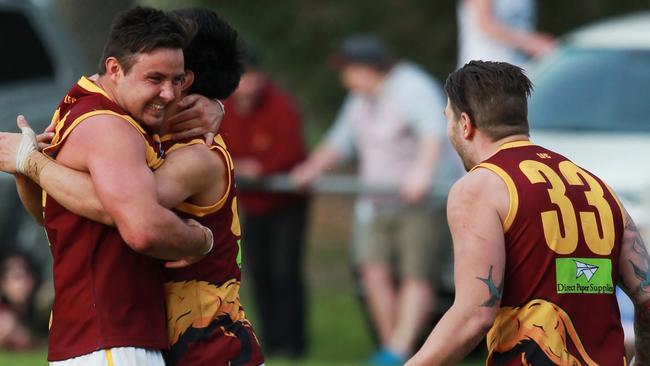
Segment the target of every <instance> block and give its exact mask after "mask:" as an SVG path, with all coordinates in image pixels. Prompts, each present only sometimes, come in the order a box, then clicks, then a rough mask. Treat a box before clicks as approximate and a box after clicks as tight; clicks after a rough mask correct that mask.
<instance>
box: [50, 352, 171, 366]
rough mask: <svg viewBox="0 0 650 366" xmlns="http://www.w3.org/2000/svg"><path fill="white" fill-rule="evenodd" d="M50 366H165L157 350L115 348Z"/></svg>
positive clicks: (57, 362)
mask: <svg viewBox="0 0 650 366" xmlns="http://www.w3.org/2000/svg"><path fill="white" fill-rule="evenodd" d="M50 366H165V361H164V360H163V358H162V354H161V353H160V351H159V350H151V349H144V348H135V347H117V348H110V349H102V350H99V351H95V352H93V353H88V354H85V355H83V356H79V357H74V358H69V359H67V360H63V361H54V362H50Z"/></svg>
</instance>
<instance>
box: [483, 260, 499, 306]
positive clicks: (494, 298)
mask: <svg viewBox="0 0 650 366" xmlns="http://www.w3.org/2000/svg"><path fill="white" fill-rule="evenodd" d="M492 269H493V266H490V272H489V273H488V277H487V278H481V277H476V279H478V280H481V281H482V282H483V283H485V285H487V287H488V291H489V292H490V298H488V299H487V301H486V302H484V303H483V304H481V306H485V307H492V306H495V305H497V303H498V302H499V301H500V300H501V295H502V294H503V282H504V280H503V279H501V284H500V285H498V286H497V285H496V284H495V283H494V279H492Z"/></svg>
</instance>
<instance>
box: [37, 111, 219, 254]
mask: <svg viewBox="0 0 650 366" xmlns="http://www.w3.org/2000/svg"><path fill="white" fill-rule="evenodd" d="M91 118H92V119H94V121H90V119H89V120H88V121H87V122H84V123H82V124H80V125H79V126H78V127H76V128H75V130H74V131H73V132H72V134H70V136H69V137H68V141H67V142H66V144H65V145H64V147H63V148H62V149H61V152H60V153H59V155H58V157H57V158H58V159H59V160H60V161H61V162H62V163H63V164H66V165H68V166H69V167H71V168H77V169H79V170H81V169H87V170H88V172H89V173H90V176H91V179H92V183H93V186H94V189H95V192H96V193H97V197H98V198H99V202H100V203H101V205H102V206H103V207H104V208H105V209H106V212H107V213H108V214H109V215H110V216H111V217H113V219H114V221H115V223H116V226H117V228H118V230H119V232H120V234H121V236H122V238H123V239H124V240H125V242H126V243H127V244H128V245H129V246H131V247H132V248H133V249H134V250H136V251H139V252H142V253H144V254H148V255H151V256H154V257H158V258H164V259H178V258H181V257H187V256H193V255H199V254H200V253H203V252H204V251H205V250H206V249H207V245H206V242H205V234H204V232H203V230H201V229H200V228H197V227H192V226H188V225H186V224H185V223H183V222H182V221H181V220H180V219H179V218H178V217H177V216H176V215H174V214H173V213H172V212H171V211H169V210H167V209H165V208H164V207H162V206H160V205H159V204H158V201H157V187H156V181H155V179H154V175H153V173H152V172H151V171H150V170H149V168H148V167H147V165H146V163H145V161H144V156H145V152H144V145H143V143H142V137H141V136H139V134H138V133H136V132H135V131H134V130H133V129H132V128H131V127H130V126H128V125H127V124H126V123H125V122H124V121H122V120H120V119H119V118H117V117H113V116H105V115H100V116H94V117H91ZM46 168H47V166H46Z"/></svg>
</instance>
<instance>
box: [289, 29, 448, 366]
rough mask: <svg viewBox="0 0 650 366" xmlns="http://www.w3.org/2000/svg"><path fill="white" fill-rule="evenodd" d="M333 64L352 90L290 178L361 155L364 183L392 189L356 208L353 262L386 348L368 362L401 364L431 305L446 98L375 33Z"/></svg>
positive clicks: (348, 43)
mask: <svg viewBox="0 0 650 366" xmlns="http://www.w3.org/2000/svg"><path fill="white" fill-rule="evenodd" d="M332 64H333V66H334V67H335V68H336V69H337V70H338V71H339V75H340V77H341V81H342V83H343V85H344V86H345V88H346V89H348V90H349V95H348V96H347V98H346V100H345V102H344V103H343V106H342V107H341V110H340V111H339V114H338V117H337V119H336V121H335V123H334V125H333V127H332V128H331V129H330V131H329V132H328V134H327V136H326V138H325V139H324V141H323V142H322V143H321V144H320V145H319V146H318V147H317V148H316V150H315V151H314V152H313V153H312V154H311V155H310V156H309V157H308V159H307V160H306V161H305V162H304V163H303V164H301V165H299V166H297V167H296V168H295V169H294V170H293V171H292V174H291V175H292V179H293V182H294V183H295V184H296V185H297V186H303V187H304V186H307V185H309V184H310V183H311V182H313V181H314V180H315V179H317V178H318V177H319V176H320V174H321V173H323V172H324V171H326V170H327V169H329V168H332V167H334V166H335V165H337V164H338V163H339V162H341V161H345V160H347V159H348V158H350V157H351V156H352V155H353V153H357V154H358V156H359V159H358V160H359V163H360V170H359V171H360V173H359V174H360V180H361V183H362V184H363V185H364V186H369V187H392V188H393V189H394V191H395V194H392V195H387V194H377V193H372V192H364V193H362V194H361V196H360V199H359V201H358V202H359V204H358V207H361V208H364V209H363V210H361V211H364V212H370V213H371V214H370V215H369V216H370V217H371V218H370V220H369V221H368V226H367V232H365V233H363V235H361V237H360V240H359V242H358V243H357V244H358V245H357V248H355V249H357V250H356V253H355V255H354V256H355V258H354V259H355V262H356V265H357V266H358V268H359V269H360V274H361V284H362V286H363V290H364V292H365V295H366V300H367V304H368V310H369V313H370V316H371V319H372V322H373V325H374V328H375V329H376V331H377V334H378V337H379V341H380V343H381V347H382V348H381V349H380V350H379V351H378V352H377V353H376V354H375V355H374V356H373V357H372V359H371V362H372V363H374V364H377V365H393V364H396V365H397V364H399V365H401V364H402V363H403V361H404V358H405V357H406V356H408V355H410V354H411V352H412V351H413V347H414V345H415V342H416V340H417V338H418V336H419V335H420V331H421V330H422V329H421V328H422V326H423V325H425V324H427V320H428V318H429V316H430V314H431V311H432V309H433V306H434V293H435V291H434V288H433V284H432V281H431V278H432V277H433V276H432V274H433V273H432V272H433V271H432V270H435V269H436V268H437V265H436V263H435V259H436V258H437V257H438V255H437V247H438V244H437V243H436V237H437V236H438V234H439V233H438V232H437V229H436V227H438V226H440V227H442V228H444V227H445V222H444V215H436V214H437V213H438V212H442V211H439V208H438V209H436V208H435V207H434V205H433V204H432V202H431V199H430V197H431V192H432V187H433V185H434V178H436V176H439V175H440V174H439V173H440V169H439V168H440V167H441V164H440V163H441V162H442V160H444V159H441V156H442V154H443V152H444V150H445V149H444V141H445V138H444V135H445V130H444V128H445V123H444V118H443V110H444V97H443V93H442V90H441V89H440V86H439V84H438V82H436V81H435V80H434V79H433V78H432V77H431V76H430V75H429V74H427V73H426V72H425V71H424V70H423V69H422V68H420V67H418V66H417V65H414V64H413V63H410V62H405V61H396V60H395V59H394V58H393V57H392V55H391V52H390V51H389V49H388V47H387V46H386V44H385V43H384V42H383V41H382V40H381V39H380V38H379V37H377V36H376V35H374V34H357V35H353V36H350V37H348V38H347V39H345V40H344V42H343V43H342V45H341V47H340V49H339V51H338V53H337V54H336V55H335V56H334V57H333V58H332ZM357 217H358V218H359V217H360V216H357ZM357 221H359V220H357ZM432 263H433V265H432ZM396 279H397V281H395V280H396ZM395 283H397V286H395Z"/></svg>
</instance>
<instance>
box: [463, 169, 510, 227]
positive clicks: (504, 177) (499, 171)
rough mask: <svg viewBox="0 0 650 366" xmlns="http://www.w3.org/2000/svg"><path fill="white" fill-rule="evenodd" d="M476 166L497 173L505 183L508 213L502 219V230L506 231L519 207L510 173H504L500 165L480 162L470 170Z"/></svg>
mask: <svg viewBox="0 0 650 366" xmlns="http://www.w3.org/2000/svg"><path fill="white" fill-rule="evenodd" d="M478 168H485V169H488V170H491V171H492V172H494V173H495V174H496V175H498V176H499V177H500V178H501V179H502V180H503V182H504V183H505V184H506V187H508V196H509V197H510V204H509V206H508V214H507V215H506V218H505V220H504V221H503V232H504V233H507V232H508V230H509V229H510V226H512V223H513V221H515V217H516V216H517V210H518V209H519V195H518V194H517V188H516V186H515V182H514V181H513V180H512V178H511V177H510V175H508V173H506V171H505V170H503V169H501V168H500V167H498V166H496V165H494V164H490V163H481V164H479V165H477V166H475V167H474V168H473V169H472V170H474V169H478Z"/></svg>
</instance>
